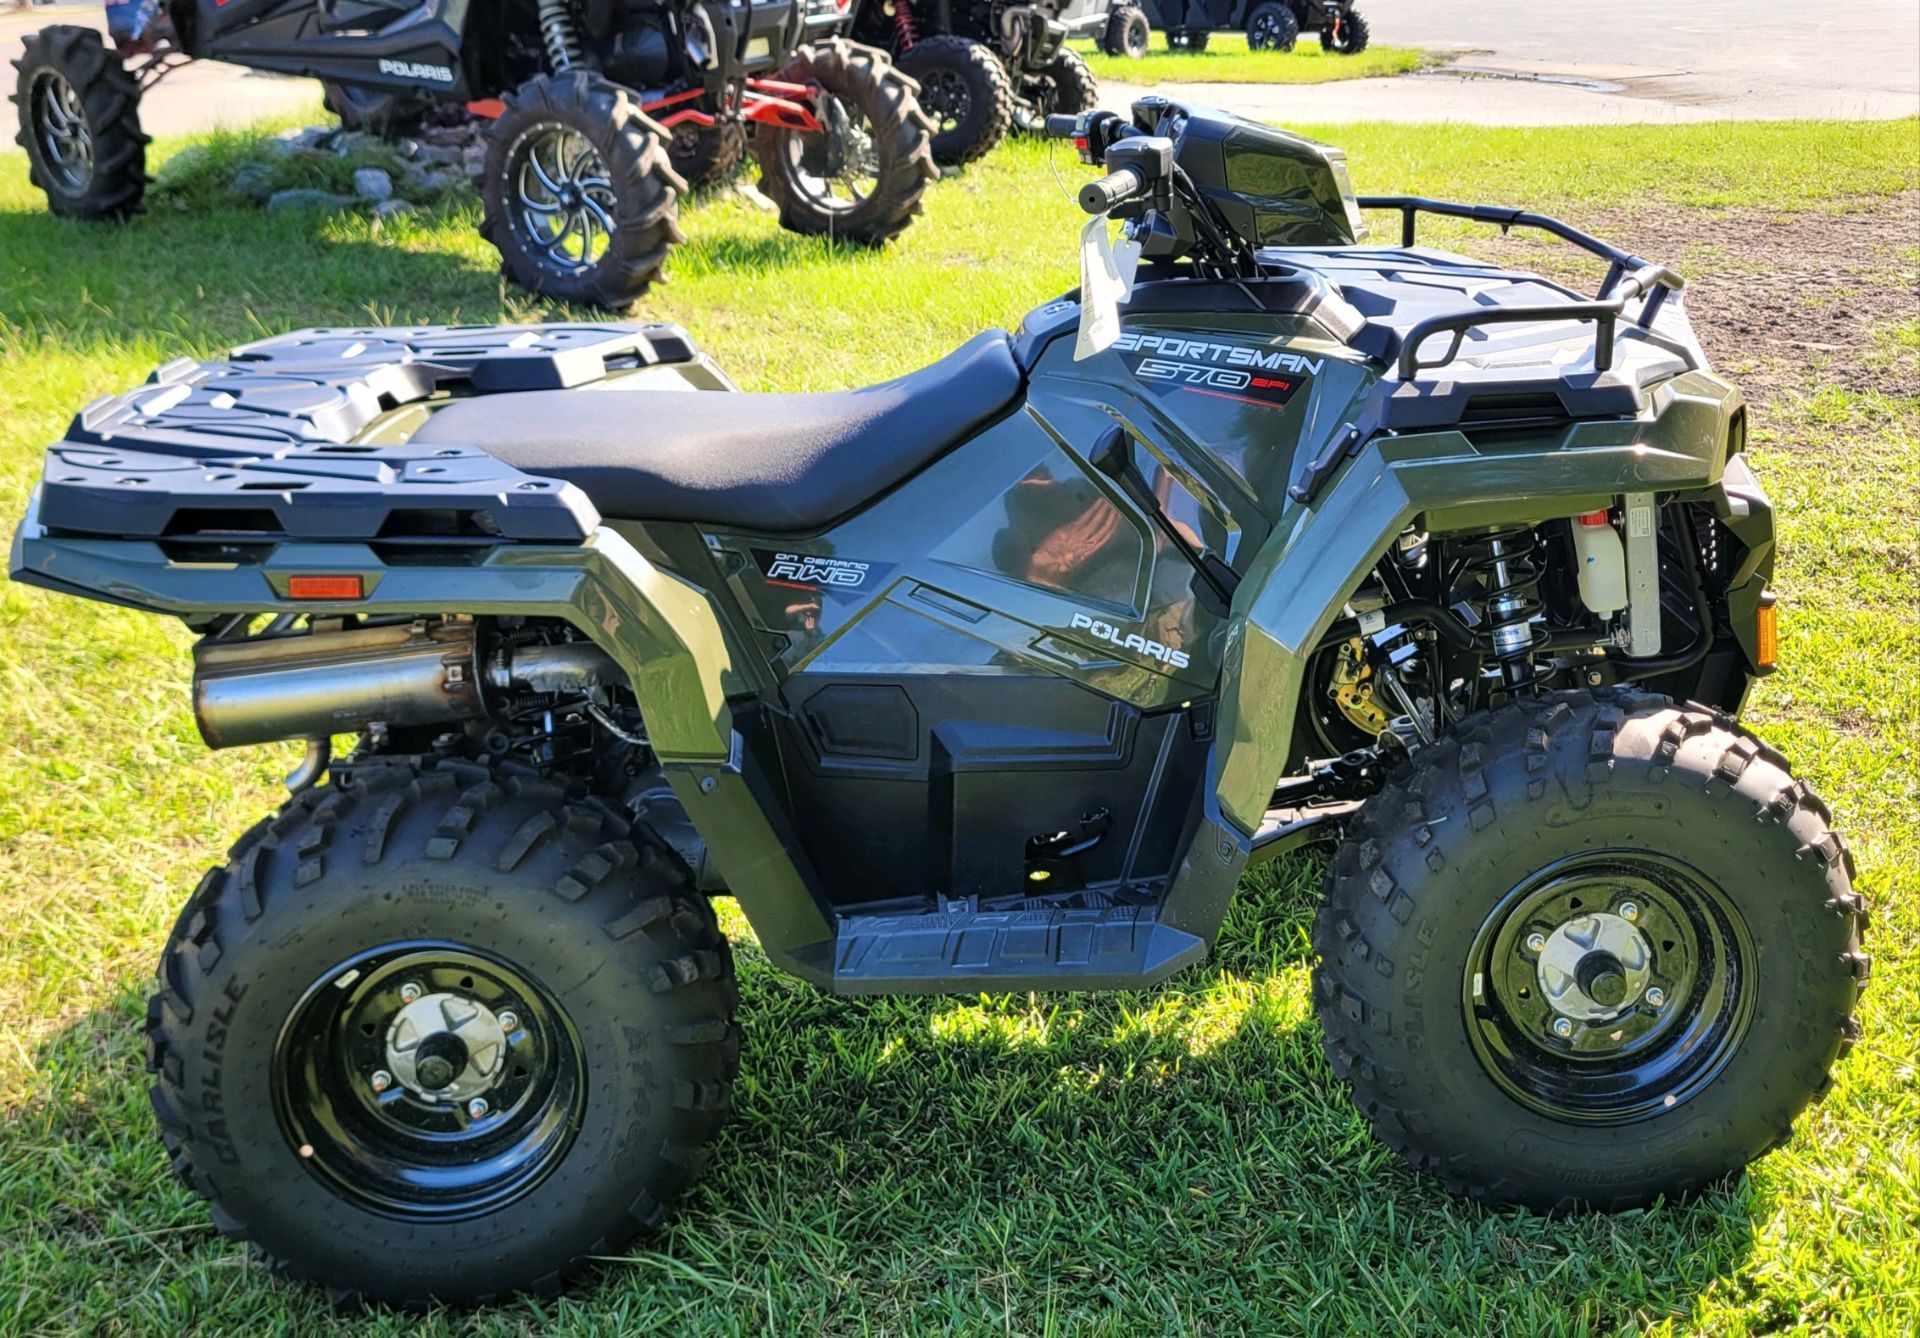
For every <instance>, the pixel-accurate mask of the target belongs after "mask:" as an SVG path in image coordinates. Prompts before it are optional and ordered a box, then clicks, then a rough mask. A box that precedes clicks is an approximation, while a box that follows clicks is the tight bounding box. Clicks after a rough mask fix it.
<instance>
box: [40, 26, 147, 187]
mask: <svg viewBox="0 0 1920 1338" xmlns="http://www.w3.org/2000/svg"><path fill="white" fill-rule="evenodd" d="M14 65H15V66H16V67H17V68H18V70H19V78H18V80H17V82H16V85H15V90H14V94H13V103H14V107H15V110H16V112H17V113H18V117H19V125H20V129H19V133H18V134H16V135H15V136H14V140H15V142H16V143H18V144H19V145H20V146H21V147H22V148H24V149H25V150H26V151H27V176H28V179H29V180H30V181H32V183H33V184H34V185H36V186H38V187H39V188H40V189H41V190H43V191H45V192H46V195H47V208H48V209H50V210H52V211H53V212H54V213H56V214H61V215H64V216H66V217H68V218H90V219H110V218H125V217H126V216H127V215H129V214H136V213H139V212H140V211H141V209H142V208H143V207H144V206H143V204H142V197H144V196H145V194H146V190H147V170H146V169H147V143H148V140H147V136H146V135H144V134H142V133H141V131H140V88H139V85H137V84H135V83H134V81H133V76H132V75H130V74H128V73H127V69H126V66H124V65H123V64H121V62H120V58H119V57H118V56H117V55H115V54H114V53H113V52H111V51H109V50H107V47H106V44H105V43H104V42H102V41H101V40H100V34H99V33H97V32H95V31H93V29H91V28H78V27H74V26H72V25H69V24H60V25H56V26H55V27H51V28H43V29H41V30H40V31H39V32H37V33H31V34H29V35H28V37H27V39H26V42H25V45H24V47H23V49H22V51H21V54H20V58H19V59H18V60H17V61H15V62H14Z"/></svg>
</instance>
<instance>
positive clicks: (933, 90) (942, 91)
mask: <svg viewBox="0 0 1920 1338" xmlns="http://www.w3.org/2000/svg"><path fill="white" fill-rule="evenodd" d="M900 72H901V73H902V74H905V75H907V76H909V77H911V78H912V79H913V80H914V81H915V82H917V83H918V84H919V85H920V105H921V106H922V107H923V108H924V109H925V110H926V113H927V116H928V118H929V119H930V120H931V121H932V122H933V160H934V161H935V162H936V163H938V164H940V165H941V166H942V167H962V166H965V165H966V164H967V163H971V162H975V161H977V160H979V159H981V158H984V157H986V156H987V155H988V154H989V153H991V152H993V149H994V147H995V146H996V145H998V144H999V143H1000V141H1001V140H1003V139H1005V138H1006V137H1007V131H1008V130H1009V129H1010V128H1011V127H1012V125H1013V111H1014V95H1013V77H1012V76H1011V75H1009V74H1008V73H1007V67H1006V65H1005V64H1003V63H1002V62H1001V60H1000V58H999V57H998V56H996V55H994V54H993V52H991V51H989V50H988V49H987V48H986V47H984V46H982V45H981V44H980V43H978V42H970V41H968V40H967V39H966V38H964V37H952V36H945V35H943V36H939V37H929V38H927V39H925V40H924V41H922V42H919V43H917V44H915V46H914V48H913V50H911V51H909V52H907V53H906V54H905V55H903V56H901V57H900Z"/></svg>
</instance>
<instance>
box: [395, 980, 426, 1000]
mask: <svg viewBox="0 0 1920 1338" xmlns="http://www.w3.org/2000/svg"><path fill="white" fill-rule="evenodd" d="M420 995H421V989H420V986H419V985H417V984H415V983H414V982H413V981H411V980H409V981H408V982H407V983H406V984H404V985H402V986H401V987H400V1002H401V1003H412V1002H413V1001H414V1000H415V999H418V998H419V997H420Z"/></svg>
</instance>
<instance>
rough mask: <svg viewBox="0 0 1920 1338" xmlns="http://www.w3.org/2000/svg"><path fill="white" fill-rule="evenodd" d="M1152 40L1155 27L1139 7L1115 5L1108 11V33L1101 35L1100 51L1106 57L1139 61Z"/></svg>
mask: <svg viewBox="0 0 1920 1338" xmlns="http://www.w3.org/2000/svg"><path fill="white" fill-rule="evenodd" d="M1152 40H1153V27H1152V25H1150V24H1149V23H1148V22H1147V14H1146V11H1145V10H1143V9H1141V8H1140V7H1139V6H1138V5H1115V6H1114V7H1113V8H1112V9H1110V10H1108V11H1107V27H1106V31H1105V32H1103V33H1101V35H1100V50H1101V51H1102V52H1103V53H1105V54H1106V55H1109V56H1125V57H1127V58H1128V59H1130V60H1139V59H1141V58H1142V57H1144V56H1145V55H1146V54H1147V45H1148V43H1149V42H1151V41H1152Z"/></svg>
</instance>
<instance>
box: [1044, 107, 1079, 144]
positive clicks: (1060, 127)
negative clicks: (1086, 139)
mask: <svg viewBox="0 0 1920 1338" xmlns="http://www.w3.org/2000/svg"><path fill="white" fill-rule="evenodd" d="M1079 129H1080V118H1079V117H1078V116H1063V115H1060V114H1059V113H1057V112H1056V113H1054V114H1053V115H1051V116H1048V117H1047V138H1048V139H1072V138H1073V137H1074V135H1075V134H1076V133H1077V132H1078V131H1079Z"/></svg>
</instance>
